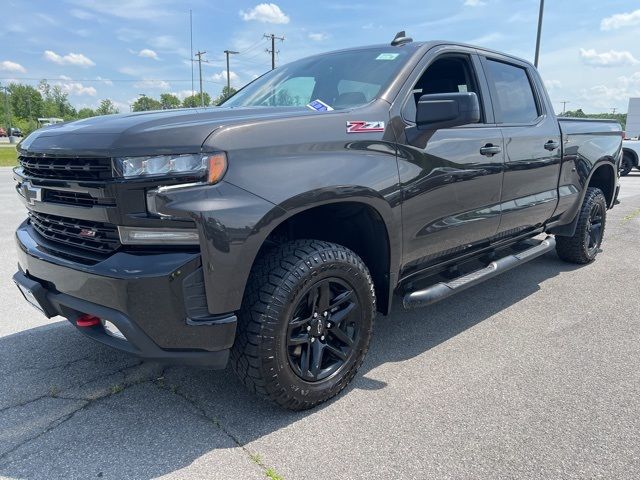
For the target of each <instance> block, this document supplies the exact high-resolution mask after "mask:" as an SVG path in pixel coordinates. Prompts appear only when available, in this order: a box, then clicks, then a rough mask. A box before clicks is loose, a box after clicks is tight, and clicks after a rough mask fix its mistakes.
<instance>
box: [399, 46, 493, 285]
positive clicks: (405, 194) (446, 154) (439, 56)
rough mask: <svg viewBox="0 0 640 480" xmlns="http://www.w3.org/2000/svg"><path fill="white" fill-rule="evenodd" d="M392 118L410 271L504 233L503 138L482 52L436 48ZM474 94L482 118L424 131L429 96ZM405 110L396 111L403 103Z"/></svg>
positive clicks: (406, 260)
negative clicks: (420, 110) (422, 115)
mask: <svg viewBox="0 0 640 480" xmlns="http://www.w3.org/2000/svg"><path fill="white" fill-rule="evenodd" d="M405 89H406V90H405V91H404V92H401V94H400V95H404V96H405V97H404V98H402V97H400V98H401V99H402V100H401V101H400V102H398V101H396V102H394V108H392V110H391V117H392V118H391V121H392V124H394V126H395V128H394V131H395V132H396V135H397V137H398V168H399V174H400V182H401V186H402V202H403V203H402V218H403V247H404V248H403V267H404V268H403V274H405V275H408V274H411V273H412V272H415V271H418V270H420V269H421V268H423V267H426V266H428V265H429V264H430V263H432V262H434V261H436V260H438V259H440V258H443V257H445V256H449V255H457V254H460V253H463V252H464V251H466V250H468V249H471V248H472V247H474V246H476V245H477V244H479V243H482V242H484V241H486V240H487V239H489V238H491V237H492V236H494V235H495V234H496V231H497V229H498V225H499V223H500V206H499V203H500V189H501V185H502V171H503V154H502V150H503V141H502V133H501V131H500V128H499V127H498V126H496V125H495V124H494V122H493V112H492V110H491V106H490V103H489V93H488V89H487V85H486V83H485V80H484V77H483V75H482V67H481V66H480V63H479V59H478V57H477V56H476V55H475V50H473V49H465V48H462V47H455V48H452V47H448V48H447V47H441V48H436V49H432V50H430V51H429V52H428V53H427V55H426V56H425V58H424V59H423V60H422V62H421V64H419V66H418V67H417V68H416V69H415V70H414V72H413V74H412V77H411V78H410V79H409V81H408V82H407V86H405ZM453 92H474V93H476V95H477V96H478V97H479V101H480V105H481V110H482V118H481V121H480V123H476V124H469V125H463V126H460V127H454V128H443V129H438V130H418V129H417V128H416V125H415V115H416V102H417V100H418V99H419V98H420V96H421V95H424V94H433V93H453ZM397 104H400V105H401V106H402V107H401V111H400V112H397V113H396V110H395V106H396V105H397Z"/></svg>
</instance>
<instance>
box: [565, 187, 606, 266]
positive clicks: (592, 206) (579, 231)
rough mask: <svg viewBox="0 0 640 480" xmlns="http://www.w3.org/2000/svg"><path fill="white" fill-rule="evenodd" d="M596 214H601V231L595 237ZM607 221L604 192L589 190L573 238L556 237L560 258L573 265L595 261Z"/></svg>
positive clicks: (594, 189)
mask: <svg viewBox="0 0 640 480" xmlns="http://www.w3.org/2000/svg"><path fill="white" fill-rule="evenodd" d="M594 212H595V213H598V212H599V227H598V228H599V230H598V232H597V236H596V237H594V235H595V233H596V232H594V225H596V224H597V223H598V222H594V216H593V215H594ZM606 219H607V201H606V199H605V197H604V194H603V193H602V190H600V189H599V188H595V187H589V188H587V193H586V195H585V197H584V200H583V202H582V207H581V208H580V212H578V225H577V226H576V231H575V233H574V234H573V236H571V237H556V251H557V252H558V256H559V257H560V258H561V259H562V260H564V261H566V262H571V263H579V264H585V263H589V262H591V261H593V260H594V259H595V258H596V255H597V254H598V252H599V250H600V245H601V243H602V239H603V238H604V229H605V225H606Z"/></svg>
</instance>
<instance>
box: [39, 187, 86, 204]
mask: <svg viewBox="0 0 640 480" xmlns="http://www.w3.org/2000/svg"><path fill="white" fill-rule="evenodd" d="M43 200H44V201H45V202H51V203H61V204H63V205H78V206H79V207H93V206H94V205H97V204H98V199H97V198H93V197H92V196H91V195H89V194H88V193H82V192H67V191H61V190H48V189H47V190H45V191H44V198H43Z"/></svg>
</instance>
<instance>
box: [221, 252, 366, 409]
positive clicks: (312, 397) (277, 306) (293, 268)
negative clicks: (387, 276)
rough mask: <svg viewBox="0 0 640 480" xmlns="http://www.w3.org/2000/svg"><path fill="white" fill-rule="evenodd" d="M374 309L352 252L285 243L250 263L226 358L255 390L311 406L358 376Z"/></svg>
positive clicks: (268, 396) (298, 405)
mask: <svg viewBox="0 0 640 480" xmlns="http://www.w3.org/2000/svg"><path fill="white" fill-rule="evenodd" d="M375 311H376V308H375V293H374V288H373V282H372V280H371V275H370V274H369V271H368V270H367V267H366V266H365V264H364V262H363V261H362V260H361V259H360V258H359V257H358V256H357V255H356V254H355V253H354V252H352V251H351V250H349V249H347V248H345V247H343V246H341V245H337V244H334V243H329V242H322V241H317V240H296V241H293V242H289V243H285V244H283V245H281V246H280V247H278V248H276V249H273V250H272V251H270V252H267V253H266V254H264V255H263V256H262V257H261V258H259V259H258V260H257V262H256V265H255V266H254V268H253V269H252V273H251V278H250V280H249V284H248V285H247V290H246V293H245V298H244V301H243V306H242V309H241V311H240V314H239V316H238V333H237V336H236V341H235V344H234V346H233V349H232V351H231V364H232V366H233V368H234V370H235V372H236V374H237V375H238V376H239V377H240V379H241V380H242V381H243V383H244V384H245V385H246V386H247V387H248V388H249V390H250V391H252V392H254V393H256V394H257V395H259V396H261V397H263V398H266V399H268V400H271V401H273V402H275V403H277V404H279V405H281V406H283V407H285V408H288V409H291V410H304V409H307V408H311V407H314V406H316V405H318V404H319V403H322V402H324V401H326V400H328V399H329V398H331V397H333V396H334V395H337V394H338V393H339V392H340V391H341V390H342V389H343V388H344V387H345V386H346V385H347V384H348V383H349V382H350V381H351V379H352V378H353V377H354V375H355V374H356V371H357V369H358V367H359V366H360V365H361V363H362V361H363V359H364V356H365V354H366V353H367V350H368V348H369V342H370V340H371V334H372V329H373V319H374V315H375Z"/></svg>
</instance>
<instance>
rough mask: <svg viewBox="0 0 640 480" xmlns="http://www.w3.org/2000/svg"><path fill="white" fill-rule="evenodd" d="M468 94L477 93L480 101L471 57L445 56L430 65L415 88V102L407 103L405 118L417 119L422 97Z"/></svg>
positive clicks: (413, 91)
mask: <svg viewBox="0 0 640 480" xmlns="http://www.w3.org/2000/svg"><path fill="white" fill-rule="evenodd" d="M467 92H473V93H475V94H476V95H478V100H479V99H480V94H479V92H478V86H477V82H476V79H475V75H474V71H473V67H472V65H471V61H470V59H469V57H467V56H466V55H444V56H442V57H440V58H437V59H436V60H435V61H434V62H433V63H432V64H431V65H429V66H428V67H427V69H426V70H425V71H424V73H423V74H422V76H421V77H420V78H419V79H418V81H417V82H416V84H415V85H414V86H413V90H412V93H413V99H412V100H413V101H411V99H410V100H409V102H407V104H406V106H405V111H404V116H405V118H406V119H407V120H410V121H413V120H414V119H415V117H416V108H417V105H418V101H419V100H420V97H421V96H422V95H430V94H434V93H467Z"/></svg>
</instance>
